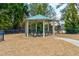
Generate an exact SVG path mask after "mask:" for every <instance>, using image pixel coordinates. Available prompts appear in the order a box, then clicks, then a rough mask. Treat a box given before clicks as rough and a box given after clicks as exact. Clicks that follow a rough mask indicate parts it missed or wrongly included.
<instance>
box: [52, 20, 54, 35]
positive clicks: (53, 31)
mask: <svg viewBox="0 0 79 59" xmlns="http://www.w3.org/2000/svg"><path fill="white" fill-rule="evenodd" d="M52 23H53V27H52V28H53V35H55V23H54V21H53V22H52Z"/></svg>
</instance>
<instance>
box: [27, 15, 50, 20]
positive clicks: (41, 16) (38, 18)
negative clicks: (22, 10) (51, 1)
mask: <svg viewBox="0 0 79 59" xmlns="http://www.w3.org/2000/svg"><path fill="white" fill-rule="evenodd" d="M28 20H51V19H50V18H49V17H46V16H44V15H41V14H38V15H35V16H31V17H29V18H28Z"/></svg>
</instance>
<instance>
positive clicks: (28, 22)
mask: <svg viewBox="0 0 79 59" xmlns="http://www.w3.org/2000/svg"><path fill="white" fill-rule="evenodd" d="M28 25H29V21H28V20H27V25H26V26H27V37H28V34H29V26H28Z"/></svg>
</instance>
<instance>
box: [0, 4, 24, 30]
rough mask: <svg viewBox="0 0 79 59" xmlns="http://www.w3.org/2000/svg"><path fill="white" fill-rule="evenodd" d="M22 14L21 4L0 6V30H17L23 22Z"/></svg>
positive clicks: (22, 7) (22, 5)
mask: <svg viewBox="0 0 79 59" xmlns="http://www.w3.org/2000/svg"><path fill="white" fill-rule="evenodd" d="M24 13H25V11H24V4H23V3H5V4H0V15H1V16H0V21H1V22H0V29H3V30H4V28H6V29H11V28H13V29H18V28H19V27H21V23H22V22H23V18H24ZM5 20H6V22H5ZM5 24H6V25H5ZM9 26H11V27H9Z"/></svg>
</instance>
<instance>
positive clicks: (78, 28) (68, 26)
mask: <svg viewBox="0 0 79 59" xmlns="http://www.w3.org/2000/svg"><path fill="white" fill-rule="evenodd" d="M64 20H65V30H66V31H67V33H78V32H79V18H78V12H77V9H76V7H75V4H72V3H71V4H69V6H68V8H67V10H66V13H65V15H64Z"/></svg>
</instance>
